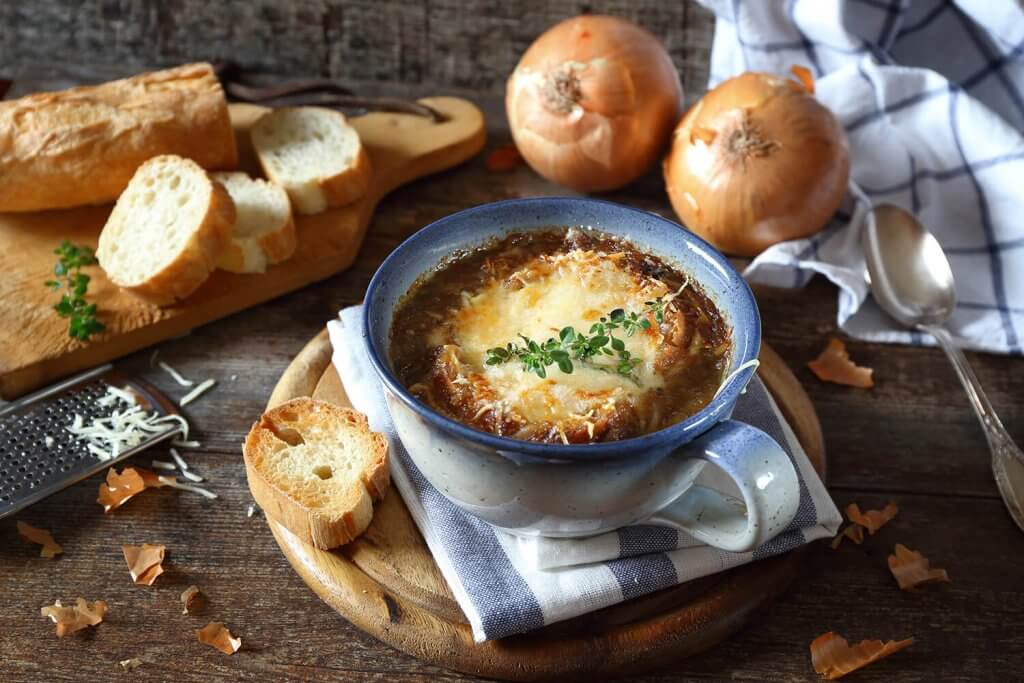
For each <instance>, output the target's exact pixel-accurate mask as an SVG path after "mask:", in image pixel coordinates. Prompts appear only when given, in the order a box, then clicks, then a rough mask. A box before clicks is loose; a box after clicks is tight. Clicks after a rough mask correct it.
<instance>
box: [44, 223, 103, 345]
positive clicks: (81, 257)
mask: <svg viewBox="0 0 1024 683" xmlns="http://www.w3.org/2000/svg"><path fill="white" fill-rule="evenodd" d="M53 253H54V254H57V256H58V257H59V258H58V260H57V264H56V265H55V266H54V267H53V274H54V275H55V276H57V277H58V278H63V282H62V281H61V280H47V281H46V286H47V287H49V288H50V289H51V290H52V291H57V290H58V289H60V288H61V287H63V288H64V290H65V293H64V294H62V295H61V297H60V301H59V302H57V303H56V304H54V306H53V310H55V311H57V314H58V315H59V316H60V317H62V318H70V319H71V320H70V322H69V324H68V335H70V336H71V337H73V338H74V339H78V340H81V341H86V340H87V339H88V338H89V337H90V336H92V335H94V334H98V333H100V332H102V331H103V330H105V329H106V327H105V326H104V325H103V323H101V322H100V321H98V320H96V304H90V303H88V302H87V301H86V300H85V293H86V292H87V291H88V289H89V280H90V278H89V276H88V275H86V274H85V273H83V272H82V268H84V267H85V266H93V265H96V264H97V263H98V261H97V260H96V254H95V253H93V250H92V249H91V248H89V247H82V246H78V245H75V244H72V243H71V242H69V241H68V240H64V241H62V242H61V243H60V246H59V247H57V248H56V249H54V250H53Z"/></svg>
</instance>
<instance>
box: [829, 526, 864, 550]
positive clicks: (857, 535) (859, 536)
mask: <svg viewBox="0 0 1024 683" xmlns="http://www.w3.org/2000/svg"><path fill="white" fill-rule="evenodd" d="M844 538H848V539H850V540H851V541H853V542H854V543H856V544H857V545H860V544H861V543H863V542H864V527H862V526H860V525H858V524H847V525H846V527H845V528H844V529H843V530H842V531H840V532H839V533H838V534H836V537H835V538H833V539H832V550H836V549H837V548H838V547H839V545H840V544H841V543H842V542H843V539H844Z"/></svg>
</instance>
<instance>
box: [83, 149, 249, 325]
mask: <svg viewBox="0 0 1024 683" xmlns="http://www.w3.org/2000/svg"><path fill="white" fill-rule="evenodd" d="M234 222H235V205H234V203H233V202H232V201H231V196H230V195H229V194H228V193H227V190H225V189H224V188H223V187H222V186H221V184H220V183H218V182H216V181H214V180H213V179H212V178H210V176H209V174H207V172H206V171H204V170H203V169H202V168H201V167H200V166H199V165H198V164H197V163H196V162H194V161H192V160H191V159H184V158H182V157H179V156H175V155H173V154H167V155H163V156H158V157H153V158H152V159H150V160H149V161H147V162H145V163H144V164H142V165H141V166H139V168H138V170H137V171H136V172H135V175H133V176H132V179H131V181H130V182H129V183H128V187H126V188H125V190H124V192H122V193H121V196H120V197H118V200H117V204H115V205H114V210H113V211H111V212H110V216H109V218H107V223H106V225H104V226H103V231H102V232H101V233H100V239H99V248H98V249H97V250H96V257H97V258H98V259H99V262H100V266H102V268H103V270H104V272H106V274H107V277H108V278H110V281H111V282H113V283H114V284H116V285H118V286H119V287H123V288H124V289H127V290H129V291H131V292H132V293H134V294H136V295H138V296H140V297H142V298H144V299H147V300H149V301H152V302H154V303H157V304H161V305H163V304H170V303H173V302H174V301H177V300H180V299H184V298H185V297H187V296H188V295H189V294H191V293H192V292H194V291H195V290H196V289H198V288H199V286H200V285H201V284H203V282H205V281H206V278H207V277H209V275H210V273H212V272H213V270H214V269H215V268H216V266H217V261H218V259H220V255H221V254H222V253H223V252H224V249H225V247H227V244H228V240H229V239H230V238H231V230H232V226H233V225H234Z"/></svg>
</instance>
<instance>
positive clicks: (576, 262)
mask: <svg viewBox="0 0 1024 683" xmlns="http://www.w3.org/2000/svg"><path fill="white" fill-rule="evenodd" d="M729 351H730V335H729V329H728V325H727V324H726V322H725V320H724V319H723V318H722V315H721V314H720V313H719V311H718V309H717V308H716V307H715V305H714V303H713V302H712V301H711V300H710V299H709V298H708V297H707V296H706V295H705V293H704V291H703V290H702V288H701V286H700V285H699V283H697V282H694V281H693V280H692V279H690V278H688V277H687V275H686V274H685V273H683V272H680V271H679V270H677V269H676V268H673V267H672V266H670V265H668V264H666V263H665V262H663V261H662V260H660V259H658V258H656V257H654V256H651V255H650V254H645V253H643V252H641V251H639V250H637V249H636V248H635V247H634V246H633V245H632V244H630V243H629V242H627V241H625V240H622V239H621V238H618V237H613V236H610V235H605V234H602V233H599V232H595V231H592V230H585V229H579V228H570V229H564V228H561V229H557V228H552V229H551V230H549V231H534V232H522V233H513V234H511V235H509V236H508V237H505V238H504V239H501V240H497V241H492V242H490V243H488V244H486V245H484V246H483V247H480V248H477V249H474V250H472V251H467V252H462V253H456V254H454V255H452V256H451V257H449V258H448V259H447V260H446V261H445V262H444V263H442V264H441V265H440V266H439V267H438V268H436V269H435V270H434V271H432V272H431V273H429V274H428V275H426V276H424V277H422V278H420V280H418V281H417V282H416V283H415V284H414V285H413V286H412V287H411V288H410V290H409V292H408V293H407V294H406V295H405V297H404V298H403V299H402V301H401V302H400V303H399V305H398V307H397V308H396V310H395V313H394V323H393V324H392V328H391V360H392V363H393V367H394V368H395V371H396V373H397V375H398V377H399V380H400V381H401V382H402V384H403V385H404V386H406V387H407V388H408V389H409V391H410V392H411V393H413V394H414V395H415V396H416V397H417V398H419V399H420V400H421V401H423V402H425V403H426V404H427V405H429V406H431V407H432V408H434V409H435V410H437V411H439V412H440V413H442V414H444V415H447V416H449V417H451V418H453V419H455V420H457V421H459V422H461V423H463V424H466V425H469V426H471V427H475V428H476V429H480V430H483V431H486V432H491V433H492V434H497V435H500V436H507V437H512V438H516V439H525V440H530V441H541V442H548V443H566V444H568V443H594V442H601V441H616V440H619V439H627V438H630V437H634V436H640V435H642V434H646V433H648V432H653V431H657V430H659V429H662V428H664V427H667V426H669V425H672V424H675V423H676V422H679V421H681V420H684V419H686V418H687V417H689V416H690V415H693V414H694V413H696V412H698V411H699V410H700V409H701V408H703V407H704V406H706V405H707V404H708V403H709V402H710V401H711V399H712V398H713V397H714V395H715V392H716V391H717V390H718V387H719V385H720V384H721V382H722V380H723V376H724V373H725V371H726V369H727V368H728V365H729V360H730V353H729Z"/></svg>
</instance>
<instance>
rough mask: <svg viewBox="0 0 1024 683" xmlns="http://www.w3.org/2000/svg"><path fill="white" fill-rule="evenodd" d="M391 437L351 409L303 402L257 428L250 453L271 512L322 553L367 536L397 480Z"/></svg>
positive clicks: (252, 486)
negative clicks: (376, 506)
mask: <svg viewBox="0 0 1024 683" xmlns="http://www.w3.org/2000/svg"><path fill="white" fill-rule="evenodd" d="M387 452H388V446H387V440H385V438H384V437H383V436H381V435H380V434H377V433H374V432H371V431H370V427H369V425H368V424H367V422H366V417H365V416H364V415H362V414H361V413H358V412H356V411H354V410H350V409H348V408H340V407H338V406H336V405H334V404H332V403H327V402H325V401H317V400H314V399H311V398H296V399H292V400H291V401H288V402H287V403H282V404H281V405H279V406H277V407H276V408H272V409H271V410H269V411H267V412H266V413H264V414H263V416H262V417H260V421H259V422H257V423H256V424H254V425H253V426H252V429H250V430H249V435H248V436H247V437H246V439H245V446H244V447H243V455H244V458H245V472H246V475H247V477H248V479H249V490H250V491H252V495H253V498H255V499H256V502H257V503H259V505H260V507H261V508H263V511H264V513H266V515H267V516H268V517H270V518H271V519H273V520H274V521H276V522H278V523H280V524H282V525H283V526H284V527H285V528H286V529H288V530H289V531H291V532H292V533H293V534H295V535H296V536H298V537H299V538H301V539H302V540H304V541H306V542H307V543H312V544H313V545H314V546H316V547H317V548H322V549H325V550H326V549H328V548H334V547H337V546H339V545H342V544H344V543H348V542H349V541H351V540H352V539H354V538H355V537H356V536H358V535H359V534H361V533H362V532H363V531H364V530H365V529H366V527H367V526H369V525H370V520H371V519H372V518H373V501H374V500H380V498H381V497H382V496H383V495H384V492H385V491H386V490H387V488H388V485H389V483H390V478H389V474H388V461H387Z"/></svg>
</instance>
